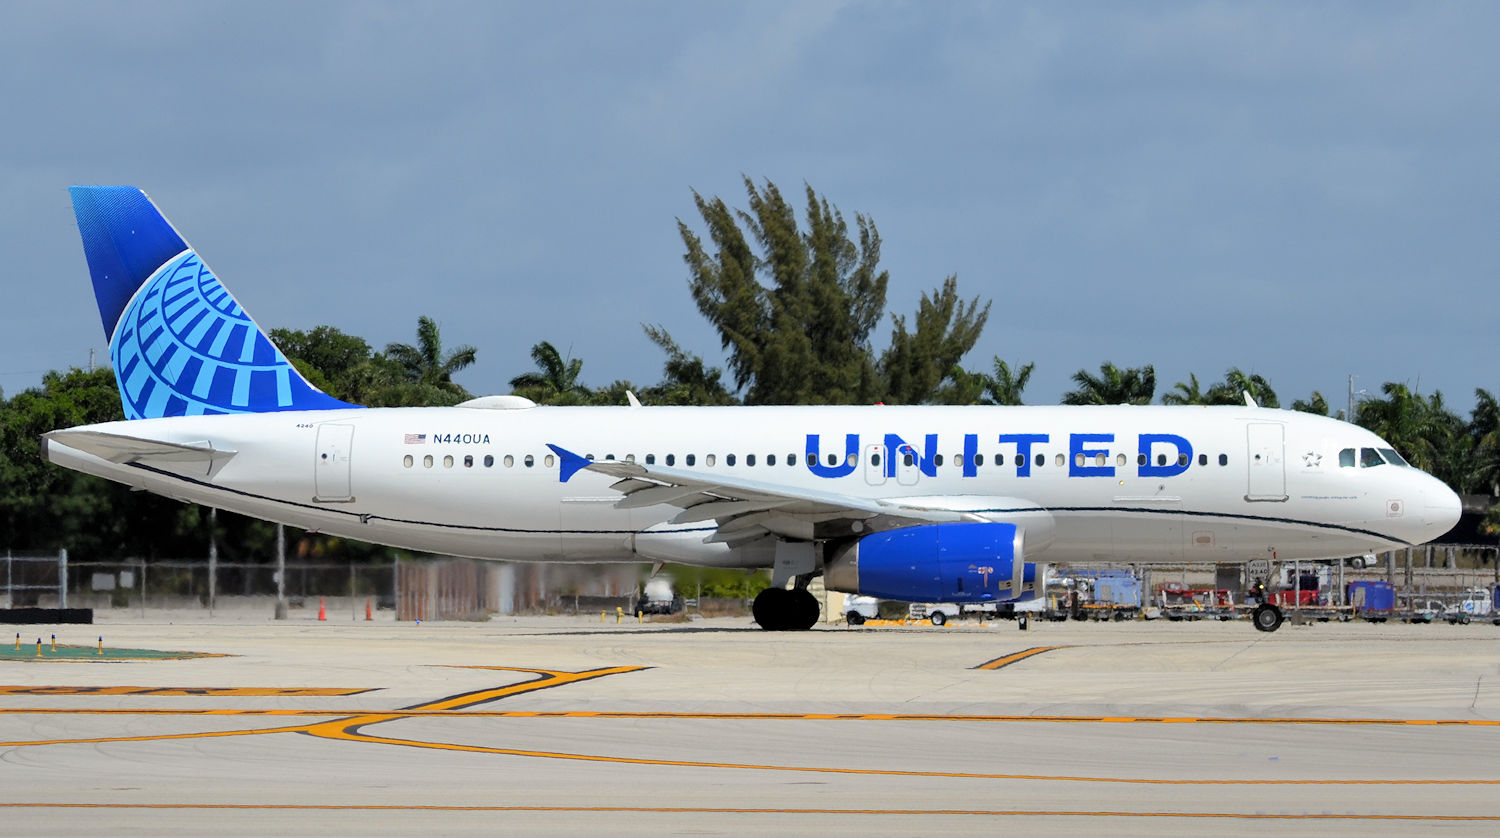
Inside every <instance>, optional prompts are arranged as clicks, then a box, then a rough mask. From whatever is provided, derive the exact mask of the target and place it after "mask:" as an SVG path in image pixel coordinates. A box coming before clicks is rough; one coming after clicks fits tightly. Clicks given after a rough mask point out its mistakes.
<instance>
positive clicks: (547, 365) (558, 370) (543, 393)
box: [510, 341, 623, 405]
mask: <svg viewBox="0 0 1500 838" xmlns="http://www.w3.org/2000/svg"><path fill="white" fill-rule="evenodd" d="M531 360H532V361H533V362H534V363H535V364H536V367H537V371H536V372H526V373H521V374H520V375H518V376H516V377H515V378H512V379H511V380H510V386H511V388H512V389H513V390H514V391H515V392H516V395H520V396H525V397H526V398H528V399H531V400H532V401H534V402H537V403H538V404H561V405H568V404H575V405H576V404H588V403H589V401H590V400H591V396H592V395H593V394H592V393H590V392H589V388H587V387H585V386H583V384H582V383H581V382H579V380H578V375H579V373H581V372H582V371H583V361H582V360H580V359H578V358H573V357H571V356H570V357H567V358H564V357H563V356H562V354H561V353H559V352H558V351H557V347H555V346H553V345H552V344H550V343H548V342H547V341H542V342H541V343H538V344H536V345H535V346H533V347H531ZM622 401H623V398H622Z"/></svg>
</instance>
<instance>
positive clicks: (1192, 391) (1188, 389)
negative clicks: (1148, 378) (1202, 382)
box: [1161, 373, 1208, 404]
mask: <svg viewBox="0 0 1500 838" xmlns="http://www.w3.org/2000/svg"><path fill="white" fill-rule="evenodd" d="M1161 403H1162V404H1208V402H1206V401H1204V395H1203V390H1202V388H1201V387H1199V385H1198V375H1197V373H1188V380H1187V382H1186V383H1184V382H1181V381H1179V382H1177V386H1175V387H1173V388H1172V392H1170V393H1163V394H1162V397H1161Z"/></svg>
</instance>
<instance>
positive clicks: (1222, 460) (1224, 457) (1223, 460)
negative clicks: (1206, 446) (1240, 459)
mask: <svg viewBox="0 0 1500 838" xmlns="http://www.w3.org/2000/svg"><path fill="white" fill-rule="evenodd" d="M1219 465H1221V466H1227V465H1229V455H1228V454H1220V455H1219Z"/></svg>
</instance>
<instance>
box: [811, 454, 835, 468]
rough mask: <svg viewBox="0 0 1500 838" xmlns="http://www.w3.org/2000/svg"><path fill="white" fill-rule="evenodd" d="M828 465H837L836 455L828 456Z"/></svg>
mask: <svg viewBox="0 0 1500 838" xmlns="http://www.w3.org/2000/svg"><path fill="white" fill-rule="evenodd" d="M808 456H812V455H811V454H809V455H808ZM828 464H829V465H831V466H836V465H838V464H839V455H837V454H829V455H828Z"/></svg>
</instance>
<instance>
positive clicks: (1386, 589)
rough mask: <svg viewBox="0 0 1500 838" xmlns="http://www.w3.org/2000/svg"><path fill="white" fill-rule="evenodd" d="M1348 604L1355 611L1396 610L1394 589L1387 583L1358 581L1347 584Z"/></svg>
mask: <svg viewBox="0 0 1500 838" xmlns="http://www.w3.org/2000/svg"><path fill="white" fill-rule="evenodd" d="M1349 604H1350V605H1352V606H1354V610H1355V611H1360V612H1364V611H1394V610H1396V589H1395V587H1393V586H1392V585H1391V583H1389V582H1380V581H1373V582H1372V581H1360V582H1350V583H1349Z"/></svg>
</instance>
